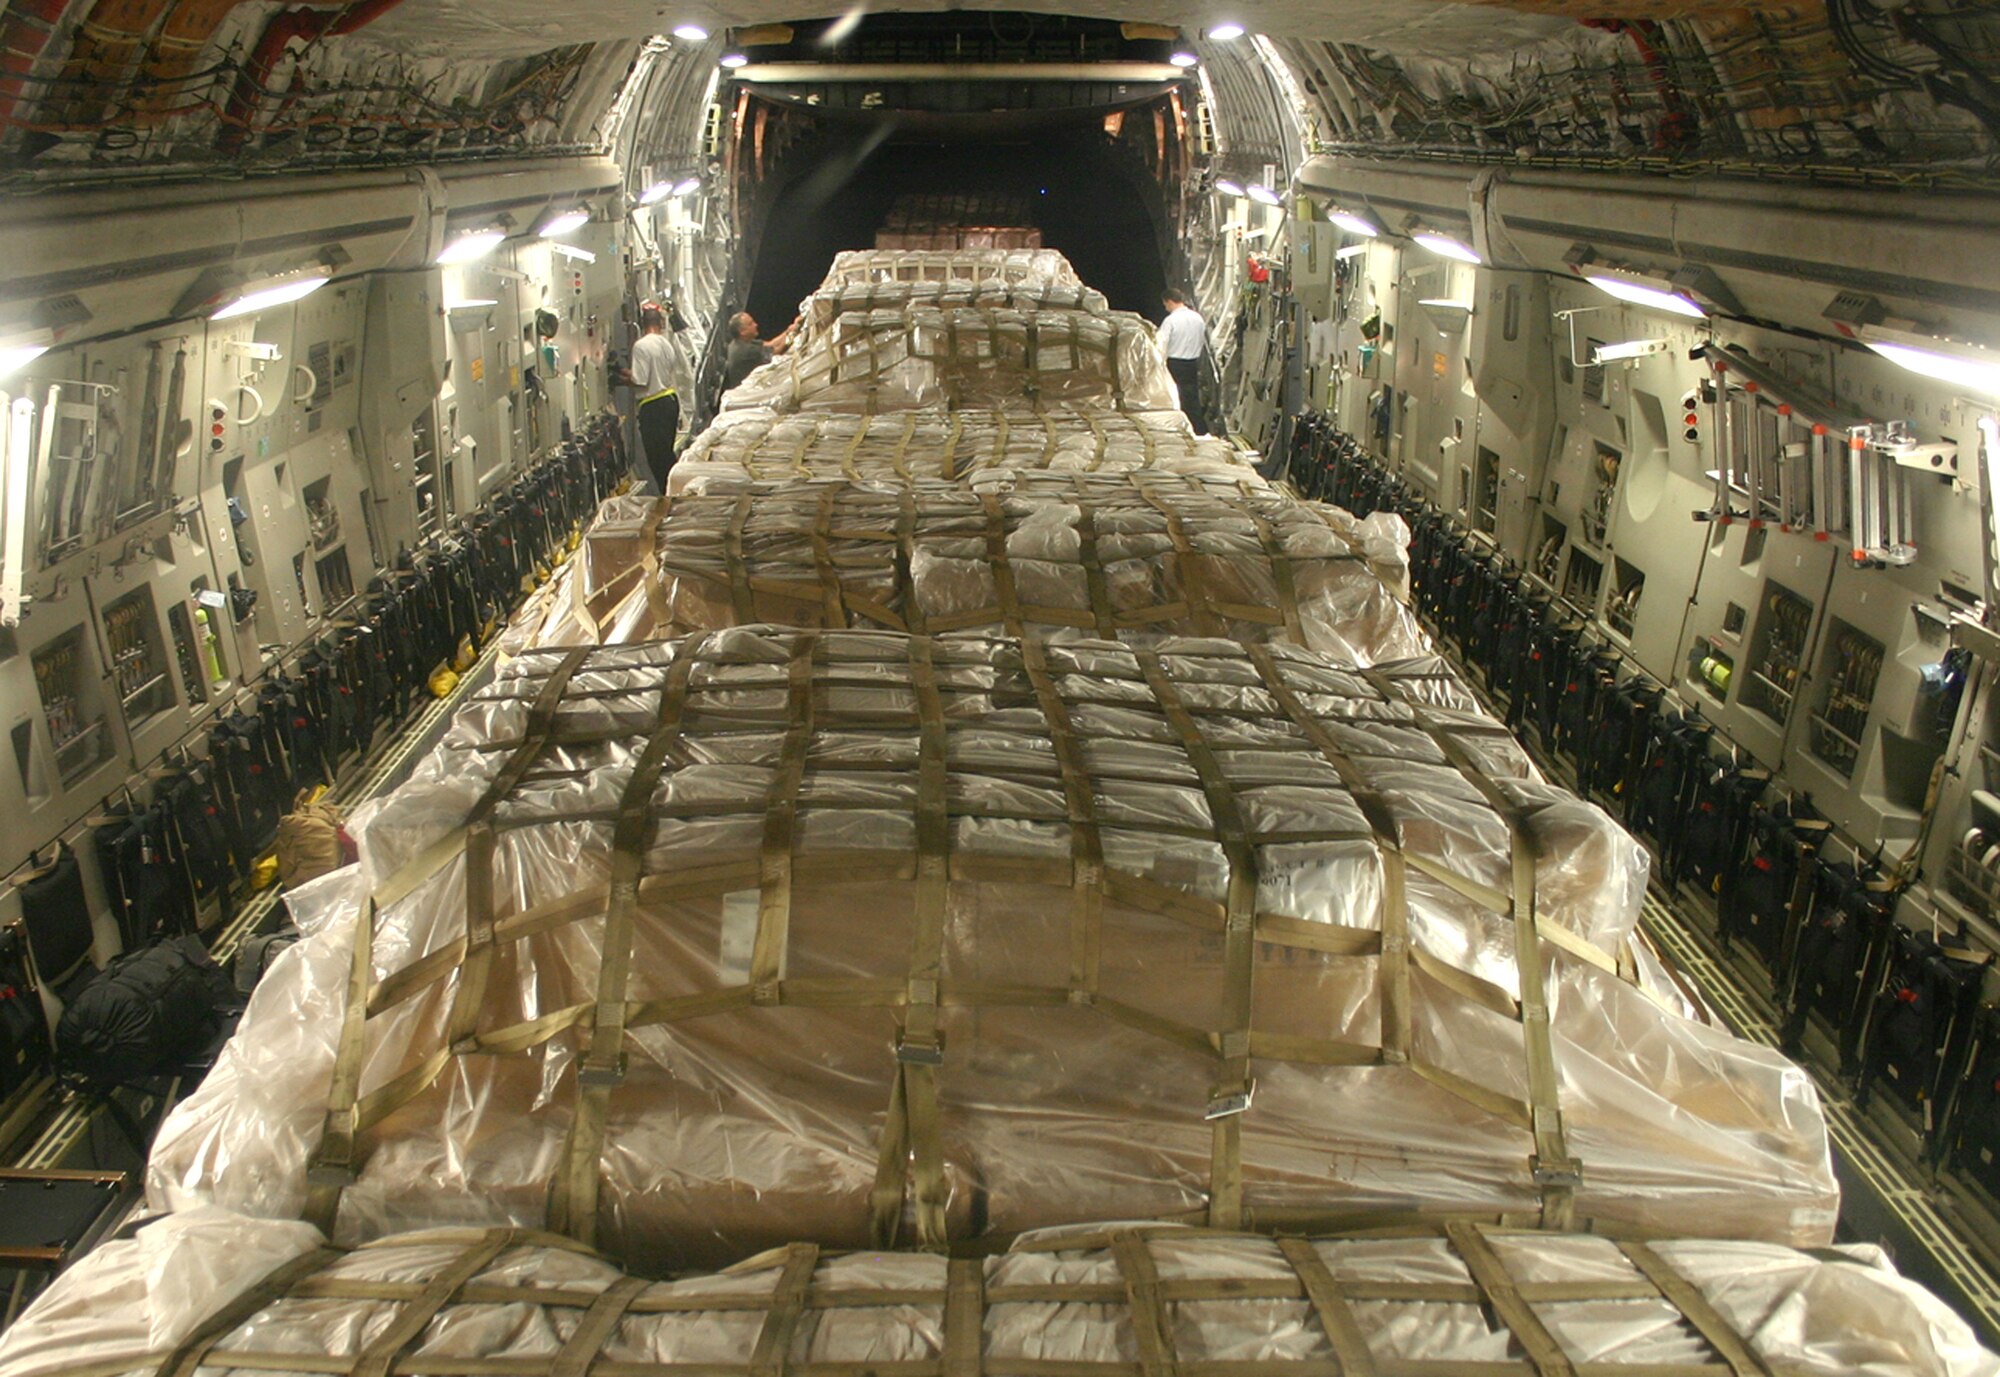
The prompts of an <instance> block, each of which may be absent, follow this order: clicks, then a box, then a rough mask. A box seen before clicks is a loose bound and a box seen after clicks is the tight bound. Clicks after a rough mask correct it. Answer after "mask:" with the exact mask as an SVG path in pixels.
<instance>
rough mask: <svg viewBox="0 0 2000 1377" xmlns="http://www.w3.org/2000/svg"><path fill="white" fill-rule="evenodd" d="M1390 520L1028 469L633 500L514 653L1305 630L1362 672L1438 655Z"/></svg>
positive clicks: (553, 594)
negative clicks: (838, 633) (698, 644)
mask: <svg viewBox="0 0 2000 1377" xmlns="http://www.w3.org/2000/svg"><path fill="white" fill-rule="evenodd" d="M1407 541H1408V528H1407V527H1406V526H1405V525H1404V524H1403V521H1402V518H1400V517H1398V516H1395V515H1392V514H1388V513H1383V514H1380V515H1377V516H1374V517H1370V518H1369V519H1368V520H1366V521H1361V520H1357V519H1356V518H1354V517H1353V516H1350V515H1349V514H1348V513H1346V512H1344V511H1342V510H1341V509H1339V508H1338V507H1331V506H1327V505H1325V504H1323V503H1317V502H1298V501H1295V500H1293V499H1291V498H1288V497H1285V496H1282V495H1281V494H1279V493H1277V492H1275V491H1272V490H1270V489H1261V488H1247V487H1238V488H1235V489H1231V488H1230V487H1228V486H1225V485H1221V484H1211V483H1205V482H1203V481H1201V480H1199V479H1193V478H1186V477H1181V476H1177V475H1125V476H1122V477H1118V478H1109V477H1096V476H1089V477H1085V476H1073V477H1055V476H1049V475H1026V476H1023V477H1022V478H1021V479H1020V480H1018V481H1017V482H1016V483H1015V484H1013V485H1012V486H1010V487H1008V488H1006V489H1004V490H1003V491H998V492H995V491H988V492H984V493H973V492H969V491H967V490H966V489H964V488H962V487H960V486H958V485H956V484H948V483H938V482H924V483H919V484H916V485H914V486H910V485H901V484H887V483H848V482H844V481H826V480H816V481H811V482H804V483H785V484H763V485H757V486H755V487H750V486H746V487H745V488H743V489H742V490H740V491H738V492H735V493H715V494H712V495H701V496H689V495H681V496H678V497H674V496H669V497H666V498H660V499H655V498H645V497H617V498H612V499H610V500H609V501H608V502H606V503H605V504H604V505H603V506H602V507H601V508H600V510H599V512H598V515H597V519H596V520H595V521H594V522H593V523H592V524H591V526H590V528H589V530H588V531H587V532H586V533H585V536H584V539H583V542H582V545H581V547H580V550H579V554H578V557H577V558H576V559H575V560H574V561H572V562H571V564H570V565H569V566H568V567H567V568H566V569H565V570H564V572H563V573H562V574H561V575H559V576H558V578H557V580H556V581H555V582H554V583H553V584H552V585H550V587H549V589H548V591H547V595H546V596H545V597H543V598H540V599H538V600H537V602H536V603H535V604H532V605H530V606H529V607H528V608H525V609H523V611H522V613H521V614H520V615H519V616H518V617H517V618H516V619H515V626H514V628H512V629H510V633H509V636H510V639H509V645H510V647H511V648H512V649H515V650H518V649H519V648H521V647H522V646H525V645H529V644H537V645H545V646H546V645H577V644H596V643H611V644H619V643H625V642H630V641H647V640H664V639H668V638H670V637H674V636H680V635H685V634H687V633H689V632H696V631H713V630H719V629H721V628H722V627H726V626H736V625H742V624H745V623H749V622H771V623H778V624H782V625H786V626H826V627H843V626H853V627H864V628H865V627H886V628H888V629H890V630H896V631H903V630H913V631H920V632H929V633H932V634H941V633H948V632H961V631H967V630H972V631H982V630H990V631H1004V632H1007V633H1010V634H1015V635H1020V634H1024V633H1025V632H1026V631H1028V630H1029V629H1031V628H1032V629H1034V630H1035V631H1037V632H1039V633H1042V634H1081V635H1100V636H1103V637H1106V638H1117V639H1133V638H1148V637H1156V636H1160V635H1226V636H1229V637H1231V638H1233V639H1237V640H1248V641H1273V640H1288V641H1290V642H1291V643H1293V644H1295V645H1304V646H1306V647H1308V648H1310V649H1313V650H1320V651H1325V652H1327V653H1328V654H1331V655H1335V656H1338V657H1339V658H1340V659H1342V660H1343V661H1345V662H1347V663H1350V664H1358V665H1370V664H1374V663H1376V662H1378V661H1381V660H1404V659H1409V658H1410V657H1412V656H1415V655H1422V654H1425V653H1427V652H1428V651H1429V650H1430V648H1431V647H1430V643H1429V640H1428V639H1427V638H1426V637H1425V635H1424V634H1423V632H1422V630H1421V629H1420V628H1419V627H1418V625H1417V623H1416V619H1415V617H1414V616H1413V615H1412V614H1411V612H1410V610H1409V608H1408V607H1407V606H1406V605H1405V602H1404V601H1403V599H1404V598H1405V597H1406V596H1407V590H1408V583H1409V563H1408V552H1407Z"/></svg>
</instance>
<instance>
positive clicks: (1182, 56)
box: [1167, 48, 1201, 68]
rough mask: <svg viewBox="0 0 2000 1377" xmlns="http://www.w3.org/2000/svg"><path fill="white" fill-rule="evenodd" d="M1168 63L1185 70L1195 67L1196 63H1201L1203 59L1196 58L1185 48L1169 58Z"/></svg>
mask: <svg viewBox="0 0 2000 1377" xmlns="http://www.w3.org/2000/svg"><path fill="white" fill-rule="evenodd" d="M1167 61H1169V62H1171V63H1173V64H1174V66H1176V67H1183V68H1185V67H1192V66H1194V65H1195V63H1197V62H1199V61H1201V59H1200V58H1198V57H1196V56H1195V55H1194V54H1193V53H1191V52H1189V51H1188V50H1187V49H1185V48H1183V49H1181V50H1180V51H1179V52H1177V53H1175V54H1174V55H1173V56H1172V57H1169V58H1168V59H1167Z"/></svg>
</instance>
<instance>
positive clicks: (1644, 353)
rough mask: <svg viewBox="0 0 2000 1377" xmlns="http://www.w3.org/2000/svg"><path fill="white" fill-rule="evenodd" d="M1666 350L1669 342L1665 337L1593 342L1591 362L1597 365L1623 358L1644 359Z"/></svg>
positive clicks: (1615, 361)
mask: <svg viewBox="0 0 2000 1377" xmlns="http://www.w3.org/2000/svg"><path fill="white" fill-rule="evenodd" d="M1666 352H1667V342H1666V341H1665V340H1663V339H1628V340H1622V341H1620V342H1619V343H1617V344H1593V345H1592V346H1591V347H1590V362H1591V364H1592V366H1595V365H1597V364H1600V363H1617V362H1618V361H1620V360H1621V359H1643V358H1648V357H1650V356H1651V355H1654V354H1664V353H1666Z"/></svg>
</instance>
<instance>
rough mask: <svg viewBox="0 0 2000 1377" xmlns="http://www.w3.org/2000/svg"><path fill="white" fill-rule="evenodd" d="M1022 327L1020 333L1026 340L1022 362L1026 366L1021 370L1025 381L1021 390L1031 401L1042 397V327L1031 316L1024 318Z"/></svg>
mask: <svg viewBox="0 0 2000 1377" xmlns="http://www.w3.org/2000/svg"><path fill="white" fill-rule="evenodd" d="M1024 326H1025V328H1024V329H1023V331H1022V333H1023V335H1024V336H1025V337H1026V340H1027V344H1026V351H1027V356H1026V358H1024V359H1023V360H1022V362H1023V363H1025V364H1026V365H1027V366H1026V367H1025V368H1024V369H1022V370H1021V371H1022V376H1023V377H1024V378H1025V379H1026V382H1025V383H1024V384H1023V390H1024V391H1025V392H1026V394H1027V396H1028V399H1029V400H1030V401H1032V400H1034V399H1035V398H1037V397H1039V396H1041V395H1042V377H1041V367H1042V327H1041V322H1039V321H1037V320H1036V319H1035V318H1034V317H1033V316H1028V317H1027V318H1026V320H1025V322H1024Z"/></svg>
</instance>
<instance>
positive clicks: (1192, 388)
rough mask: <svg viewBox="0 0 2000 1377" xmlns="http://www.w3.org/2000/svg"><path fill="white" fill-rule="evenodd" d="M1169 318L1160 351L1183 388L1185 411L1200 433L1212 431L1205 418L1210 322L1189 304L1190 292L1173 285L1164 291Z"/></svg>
mask: <svg viewBox="0 0 2000 1377" xmlns="http://www.w3.org/2000/svg"><path fill="white" fill-rule="evenodd" d="M1160 300H1161V301H1162V302H1163V303H1164V304H1165V305H1166V308H1167V318H1166V319H1165V320H1163V321H1161V322H1160V352H1161V353H1163V354H1165V355H1166V356H1167V372H1168V373H1170V374H1172V375H1173V379H1174V386H1175V387H1176V388H1178V389H1180V394H1181V410H1182V411H1184V412H1186V413H1187V418H1188V420H1189V422H1190V423H1191V424H1193V426H1194V433H1195V434H1197V435H1206V434H1208V427H1207V426H1206V425H1204V424H1203V423H1202V419H1201V355H1202V351H1203V350H1204V349H1206V348H1207V347H1208V324H1207V322H1205V321H1204V320H1202V318H1201V314H1200V313H1199V312H1198V311H1196V310H1195V309H1194V307H1192V306H1190V305H1188V300H1187V293H1185V292H1183V291H1182V290H1181V289H1180V288H1178V287H1169V288H1167V289H1166V291H1164V292H1162V293H1161V294H1160Z"/></svg>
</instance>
